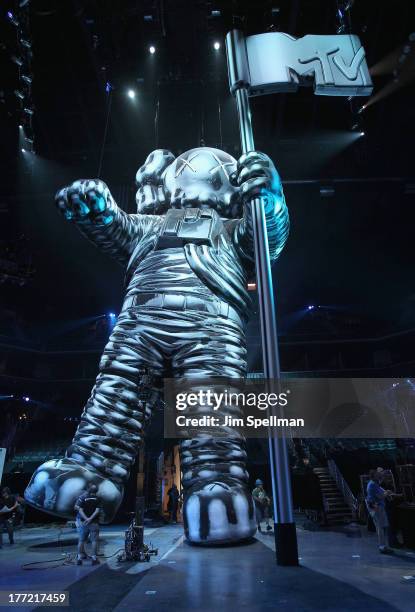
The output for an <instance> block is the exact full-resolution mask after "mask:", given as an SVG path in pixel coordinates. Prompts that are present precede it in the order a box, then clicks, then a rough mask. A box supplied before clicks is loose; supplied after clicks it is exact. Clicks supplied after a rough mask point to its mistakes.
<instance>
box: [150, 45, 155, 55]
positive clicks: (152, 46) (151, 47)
mask: <svg viewBox="0 0 415 612" xmlns="http://www.w3.org/2000/svg"><path fill="white" fill-rule="evenodd" d="M148 50H149V51H150V53H151V55H154V53H155V52H156V47H154V45H151V46H150V47H149V48H148Z"/></svg>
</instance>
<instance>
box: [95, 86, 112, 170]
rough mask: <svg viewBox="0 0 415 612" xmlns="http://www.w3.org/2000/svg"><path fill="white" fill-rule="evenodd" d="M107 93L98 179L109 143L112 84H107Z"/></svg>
mask: <svg viewBox="0 0 415 612" xmlns="http://www.w3.org/2000/svg"><path fill="white" fill-rule="evenodd" d="M105 89H106V92H107V96H108V99H107V115H106V118H105V128H104V136H103V139H102V146H101V151H100V155H99V164H98V172H97V178H101V171H102V162H103V159H104V151H105V145H106V143H107V134H108V125H109V120H110V115H111V106H112V86H111V85H110V83H107V85H106V88H105Z"/></svg>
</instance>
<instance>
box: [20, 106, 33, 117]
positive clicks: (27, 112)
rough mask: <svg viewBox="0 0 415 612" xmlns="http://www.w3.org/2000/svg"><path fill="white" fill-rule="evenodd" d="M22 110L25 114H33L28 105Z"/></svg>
mask: <svg viewBox="0 0 415 612" xmlns="http://www.w3.org/2000/svg"><path fill="white" fill-rule="evenodd" d="M23 112H25V113H26V115H33V113H34V112H35V111H34V110H33V108H30V107H29V106H26V108H24V109H23Z"/></svg>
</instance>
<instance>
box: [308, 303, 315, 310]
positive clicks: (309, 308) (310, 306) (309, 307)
mask: <svg viewBox="0 0 415 612" xmlns="http://www.w3.org/2000/svg"><path fill="white" fill-rule="evenodd" d="M314 308H315V306H314V304H310V305H309V306H307V310H314Z"/></svg>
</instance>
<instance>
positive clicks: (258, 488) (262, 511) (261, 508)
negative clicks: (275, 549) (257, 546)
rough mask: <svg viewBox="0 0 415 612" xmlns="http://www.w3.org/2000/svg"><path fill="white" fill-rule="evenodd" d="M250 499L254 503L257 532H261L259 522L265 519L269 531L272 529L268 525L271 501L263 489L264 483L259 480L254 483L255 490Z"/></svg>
mask: <svg viewBox="0 0 415 612" xmlns="http://www.w3.org/2000/svg"><path fill="white" fill-rule="evenodd" d="M252 497H253V498H254V502H255V510H256V522H257V526H258V531H259V532H262V529H261V521H263V520H264V519H265V522H266V526H267V531H271V530H272V527H271V525H270V524H269V508H270V506H271V499H270V498H269V496H268V495H267V493H266V491H265V489H264V483H263V482H262V480H261V479H260V478H258V479H257V480H256V481H255V489H254V490H253V491H252Z"/></svg>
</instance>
